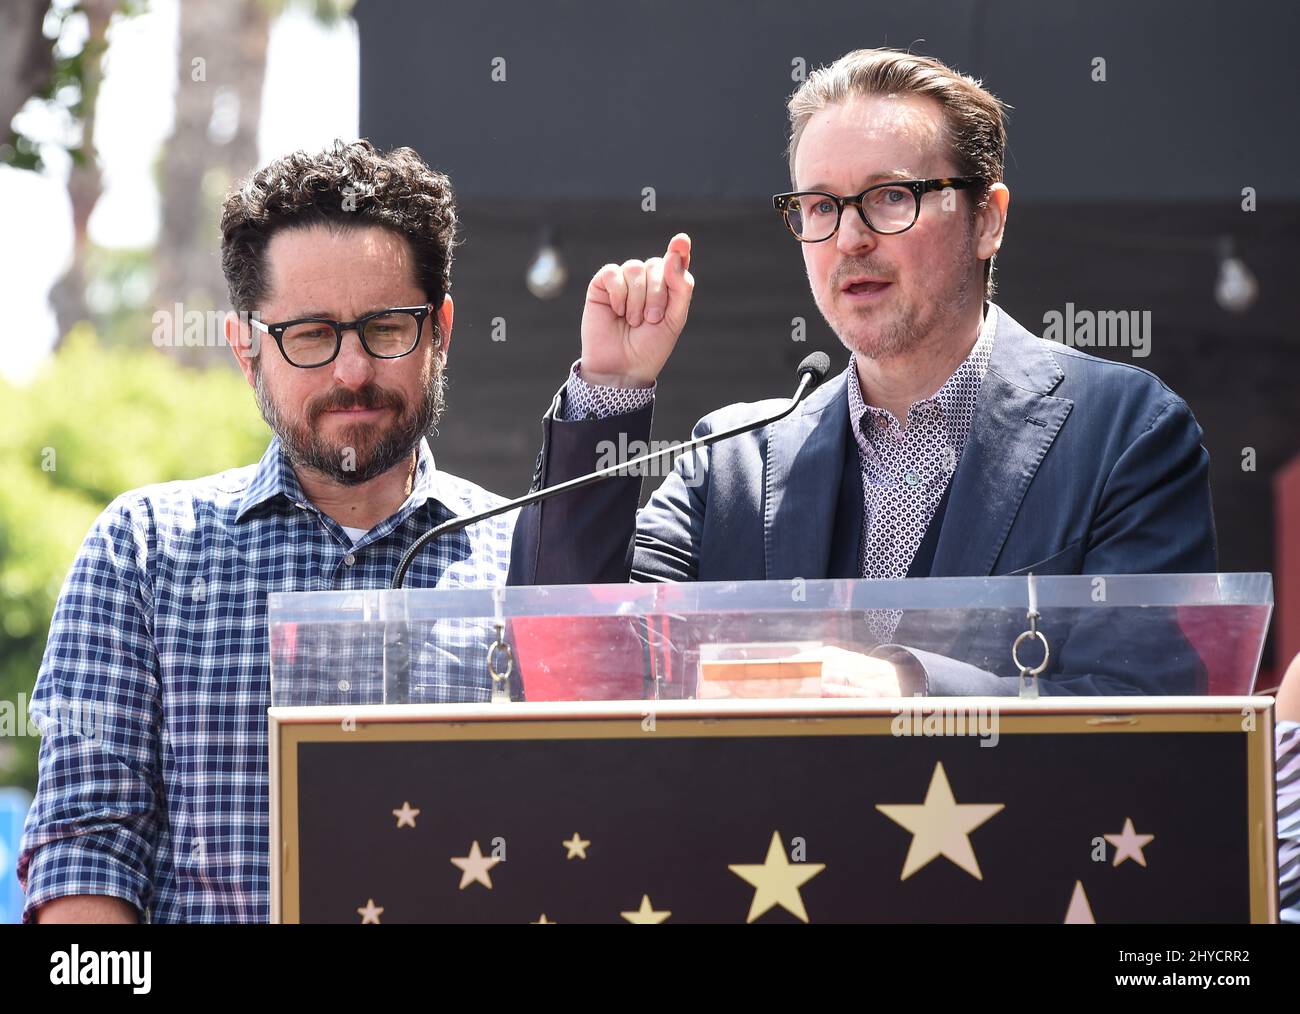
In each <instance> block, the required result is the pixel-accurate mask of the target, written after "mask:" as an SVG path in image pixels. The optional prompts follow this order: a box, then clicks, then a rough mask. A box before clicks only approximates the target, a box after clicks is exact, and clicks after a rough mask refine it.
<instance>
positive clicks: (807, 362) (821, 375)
mask: <svg viewBox="0 0 1300 1014" xmlns="http://www.w3.org/2000/svg"><path fill="white" fill-rule="evenodd" d="M830 372H831V357H830V356H828V355H827V354H826V353H825V352H813V353H812V354H810V355H809V356H808V357H807V358H805V359H804V361H803V362H802V363H800V364H799V376H801V377H802V376H803V375H804V374H805V373H807V374H808V375H809V376H811V377H812V383H810V384H809V385H808V390H809V391H811V390H812V389H813V388H814V387H816V386H817V385H818V384H820V383H821V382H822V381H823V380H825V379H826V375H827V374H828V373H830Z"/></svg>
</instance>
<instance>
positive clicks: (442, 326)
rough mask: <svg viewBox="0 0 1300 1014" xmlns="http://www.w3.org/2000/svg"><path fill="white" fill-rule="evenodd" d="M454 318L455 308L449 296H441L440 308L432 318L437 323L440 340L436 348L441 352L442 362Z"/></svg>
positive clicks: (449, 343)
mask: <svg viewBox="0 0 1300 1014" xmlns="http://www.w3.org/2000/svg"><path fill="white" fill-rule="evenodd" d="M455 316H456V306H455V304H454V303H452V301H451V295H450V294H448V295H446V296H443V297H442V306H441V307H439V309H438V312H437V313H436V314H435V315H434V317H435V319H436V320H437V321H438V338H439V339H441V340H440V341H439V343H438V347H439V349H440V351H441V352H442V356H443V361H444V362H445V361H446V358H447V349H448V348H450V346H451V323H452V319H453V318H454V317H455Z"/></svg>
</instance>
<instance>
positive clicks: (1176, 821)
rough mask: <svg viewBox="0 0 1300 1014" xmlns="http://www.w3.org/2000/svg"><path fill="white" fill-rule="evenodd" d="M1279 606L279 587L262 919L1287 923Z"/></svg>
mask: <svg viewBox="0 0 1300 1014" xmlns="http://www.w3.org/2000/svg"><path fill="white" fill-rule="evenodd" d="M1271 610H1272V582H1271V578H1270V577H1269V575H1267V574H1209V575H1177V576H1172V575H1159V576H1157V575H1128V576H1107V577H1059V576H1044V577H1038V578H1035V579H1033V580H1032V581H1031V580H1029V579H1028V578H1026V577H1020V576H1016V577H999V578H941V579H912V580H906V581H856V580H832V581H802V580H799V581H792V582H790V581H781V582H733V583H700V584H645V585H595V586H576V585H575V586H553V587H531V588H504V589H427V590H426V589H419V590H403V591H391V590H374V591H362V592H356V591H352V592H340V593H299V594H274V595H271V596H270V600H269V622H270V641H271V697H272V707H271V710H270V713H269V717H270V750H271V758H270V761H271V763H270V766H271V811H272V812H271V836H272V847H273V851H272V855H273V856H274V857H275V859H274V860H273V862H272V871H271V877H272V914H273V918H274V919H276V920H277V921H284V922H317V921H327V922H380V923H383V922H408V921H409V922H429V921H453V922H472V921H486V922H502V921H507V922H508V921H515V922H539V921H541V922H555V921H559V922H566V921H570V922H578V921H582V922H599V921H612V922H624V921H626V922H638V921H648V922H656V921H657V922H663V921H675V922H684V921H710V922H726V921H737V922H745V921H805V922H807V921H859V922H861V921H885V922H891V921H922V922H926V921H929V922H939V921H980V922H988V921H994V922H997V921H1031V922H1061V921H1082V922H1087V921H1094V920H1095V921H1098V922H1134V921H1138V922H1141V921H1146V922H1156V921H1210V922H1215V921H1219V922H1230V921H1256V922H1267V921H1273V920H1275V918H1276V885H1275V881H1276V856H1275V844H1274V842H1275V830H1276V829H1275V816H1274V800H1273V793H1274V788H1273V767H1272V745H1273V744H1272V736H1273V733H1272V711H1271V700H1270V699H1268V698H1259V697H1252V696H1251V694H1252V692H1253V690H1254V684H1255V679H1256V675H1257V673H1258V668H1259V662H1260V657H1261V652H1262V650H1263V646H1264V640H1265V636H1266V633H1267V630H1268V622H1269V618H1270V614H1271ZM882 667H883V669H882ZM882 671H886V672H889V673H892V674H894V675H896V677H897V687H898V691H897V694H898V695H897V696H891V697H883V698H882V697H878V696H862V697H853V696H844V693H845V691H844V690H842V689H836V688H837V687H838V688H842V687H844V686H846V685H848V686H853V687H861V686H866V687H877V688H878V687H879V686H880V685H882V684H878V683H874V682H872V679H873V678H874V677H876V676H878V675H879V674H880V673H881V672H882ZM863 678H865V682H863V681H862V680H863ZM847 692H848V693H857V692H859V690H857V689H854V690H849V691H847ZM945 821H946V822H947V824H945ZM584 843H585V844H584ZM800 863H802V864H805V865H802V866H799V867H798V869H797V870H796V871H791V870H789V869H788V867H790V866H792V865H795V864H800ZM801 878H803V879H801ZM795 881H798V882H799V883H798V885H795V886H791V885H793V884H794V882H795ZM1193 883H1194V884H1196V885H1198V889H1197V890H1189V889H1188V887H1189V885H1190V884H1193ZM780 885H784V886H780ZM665 913H667V914H665Z"/></svg>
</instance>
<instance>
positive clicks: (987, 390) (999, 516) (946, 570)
mask: <svg viewBox="0 0 1300 1014" xmlns="http://www.w3.org/2000/svg"><path fill="white" fill-rule="evenodd" d="M1064 376H1065V375H1064V374H1063V373H1062V372H1061V368H1060V366H1059V365H1058V364H1057V362H1056V359H1055V358H1054V357H1053V356H1052V355H1051V354H1050V353H1049V352H1048V351H1047V349H1045V348H1044V347H1043V346H1042V344H1041V340H1040V339H1037V338H1035V337H1034V336H1033V335H1031V334H1030V333H1029V332H1028V331H1026V330H1025V329H1024V328H1023V327H1021V326H1020V325H1019V324H1017V323H1016V322H1015V321H1014V320H1012V318H1011V317H1010V316H1009V315H1008V314H1007V313H1006V312H1005V311H1003V310H1002V309H1001V308H999V309H998V325H997V333H996V337H995V338H994V344H993V353H992V357H991V359H990V361H989V369H988V373H986V374H985V376H984V381H983V383H982V384H981V386H980V395H979V402H978V403H977V405H976V409H975V417H974V419H972V420H971V431H970V436H969V437H968V438H967V440H966V447H965V449H964V450H963V451H962V456H961V461H960V462H958V465H957V471H956V473H955V474H954V475H953V477H952V484H951V486H950V487H949V498H948V510H947V513H946V515H945V520H947V521H949V522H951V523H948V524H945V525H944V526H943V528H942V530H941V532H940V534H939V543H938V546H937V547H936V548H935V555H934V566H933V567H932V569H931V571H930V573H931V575H932V576H934V577H958V576H961V577H986V576H988V575H989V574H991V573H992V572H993V565H994V563H995V562H997V558H998V554H999V553H1001V551H1002V546H1003V544H1004V543H1005V542H1006V539H1007V533H1008V532H1010V531H1011V525H1012V522H1013V521H1015V518H1016V513H1017V512H1018V511H1019V510H1020V502H1021V501H1022V500H1023V499H1024V496H1025V490H1027V489H1028V488H1029V483H1030V482H1031V481H1033V478H1034V474H1035V473H1036V472H1037V471H1038V465H1039V463H1040V462H1041V461H1042V460H1043V457H1044V455H1046V454H1047V451H1048V448H1050V447H1051V446H1052V441H1053V440H1055V439H1056V435H1057V433H1059V432H1060V429H1061V426H1062V425H1063V424H1064V423H1065V419H1066V417H1067V416H1068V415H1069V414H1070V409H1071V408H1072V407H1073V405H1074V402H1073V401H1071V400H1069V399H1068V398H1053V397H1051V396H1050V395H1051V392H1052V391H1053V390H1054V389H1055V388H1056V386H1057V385H1058V384H1059V383H1060V382H1061V380H1062V379H1063V378H1064Z"/></svg>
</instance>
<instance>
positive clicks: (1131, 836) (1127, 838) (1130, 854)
mask: <svg viewBox="0 0 1300 1014" xmlns="http://www.w3.org/2000/svg"><path fill="white" fill-rule="evenodd" d="M1102 837H1103V838H1105V839H1106V840H1107V841H1108V842H1110V843H1111V844H1112V845H1114V846H1115V861H1114V862H1113V863H1111V866H1112V867H1115V866H1118V865H1119V864H1120V863H1122V862H1123V861H1124V860H1125V859H1132V860H1133V861H1134V862H1135V863H1137V864H1138V865H1139V866H1145V865H1146V864H1147V857H1146V856H1145V855H1143V853H1142V849H1143V848H1144V847H1145V846H1147V845H1150V844H1151V843H1152V842H1153V841H1155V839H1156V836H1155V835H1153V834H1138V833H1137V831H1136V830H1134V828H1133V818H1132V817H1125V818H1124V830H1123V831H1121V832H1120V833H1119V834H1104V835H1102Z"/></svg>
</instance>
